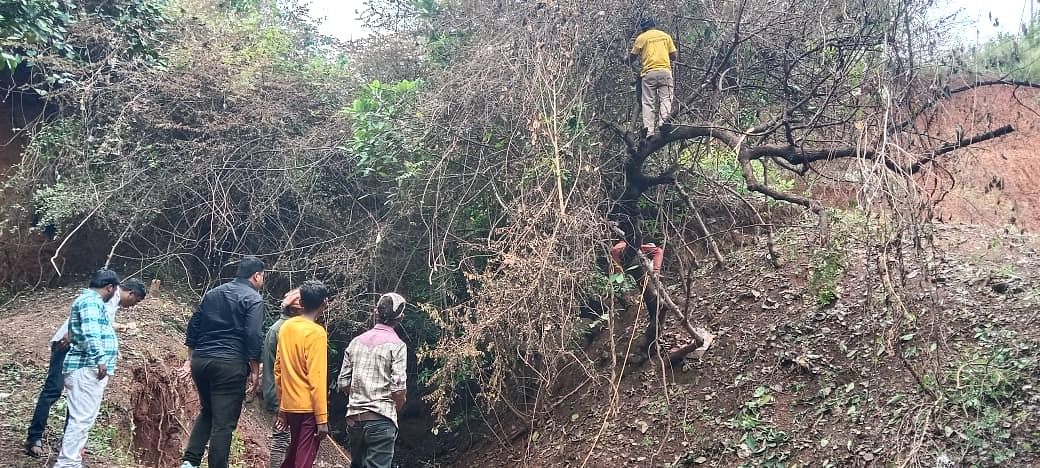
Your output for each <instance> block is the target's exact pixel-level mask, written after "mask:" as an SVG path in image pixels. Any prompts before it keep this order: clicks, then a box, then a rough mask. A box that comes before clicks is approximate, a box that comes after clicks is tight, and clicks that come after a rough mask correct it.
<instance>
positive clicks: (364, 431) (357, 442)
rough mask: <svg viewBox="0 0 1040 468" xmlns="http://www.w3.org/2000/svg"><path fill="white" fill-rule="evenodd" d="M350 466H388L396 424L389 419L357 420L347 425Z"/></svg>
mask: <svg viewBox="0 0 1040 468" xmlns="http://www.w3.org/2000/svg"><path fill="white" fill-rule="evenodd" d="M347 432H348V433H349V435H350V458H353V460H352V461H351V462H350V468H390V467H391V465H392V464H393V462H394V441H396V440H397V426H395V425H394V423H393V421H391V420H389V419H380V420H378V421H358V422H356V423H354V425H353V426H349V427H348V429H347Z"/></svg>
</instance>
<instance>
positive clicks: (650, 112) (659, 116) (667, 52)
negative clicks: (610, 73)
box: [629, 18, 679, 138]
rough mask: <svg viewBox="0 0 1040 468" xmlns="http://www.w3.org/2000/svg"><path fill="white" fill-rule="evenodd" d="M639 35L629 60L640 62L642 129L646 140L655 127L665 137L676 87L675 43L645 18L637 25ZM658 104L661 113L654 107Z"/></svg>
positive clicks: (668, 128)
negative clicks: (674, 76) (658, 128)
mask: <svg viewBox="0 0 1040 468" xmlns="http://www.w3.org/2000/svg"><path fill="white" fill-rule="evenodd" d="M639 29H640V30H642V33H641V34H639V36H637V37H636V42H635V44H633V45H632V50H631V51H630V52H629V60H630V61H632V62H635V61H636V60H640V61H641V62H642V65H643V67H642V69H641V70H640V72H639V76H640V79H639V81H640V82H641V83H642V84H641V88H640V93H641V94H642V105H643V128H644V129H645V130H646V137H647V138H650V137H652V136H654V133H656V132H657V126H658V125H661V130H664V132H665V133H667V132H668V131H669V130H670V129H671V124H670V123H668V122H666V121H667V120H668V117H669V116H671V114H672V99H673V98H674V96H673V91H674V89H675V83H674V82H673V80H672V61H673V60H676V59H677V58H678V57H679V51H678V49H676V48H675V42H673V41H672V36H669V35H668V33H666V32H664V31H661V30H660V29H657V23H656V22H654V20H653V19H651V18H647V19H644V20H643V21H642V22H640V23H639ZM658 102H659V103H660V107H661V109H660V111H658V110H657V106H656V105H655V104H657V103H658Z"/></svg>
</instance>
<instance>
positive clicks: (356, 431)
mask: <svg viewBox="0 0 1040 468" xmlns="http://www.w3.org/2000/svg"><path fill="white" fill-rule="evenodd" d="M404 306H405V300H404V297H401V295H400V294H397V293H387V294H383V295H382V296H380V297H379V301H377V302H376V309H375V311H374V313H373V319H374V321H375V326H374V327H372V329H371V330H369V331H367V332H365V333H363V334H361V336H358V337H357V338H354V339H353V340H352V341H351V342H350V345H349V346H348V347H347V350H346V352H345V353H344V354H343V367H342V368H341V369H340V371H339V381H338V384H339V388H340V390H341V391H343V392H344V393H346V394H347V395H348V396H349V401H348V402H347V428H348V432H349V434H350V456H351V458H353V461H352V462H351V464H350V467H351V468H362V467H364V468H390V466H391V464H392V463H393V460H394V442H395V441H396V440H397V428H398V424H397V412H398V411H400V410H401V407H402V406H404V402H405V398H406V395H405V393H406V388H407V385H406V383H407V375H406V374H405V370H406V362H407V356H408V349H407V348H406V347H405V344H404V342H403V341H401V339H400V338H398V336H397V333H396V332H394V327H395V326H397V325H400V324H401V322H402V321H403V320H404Z"/></svg>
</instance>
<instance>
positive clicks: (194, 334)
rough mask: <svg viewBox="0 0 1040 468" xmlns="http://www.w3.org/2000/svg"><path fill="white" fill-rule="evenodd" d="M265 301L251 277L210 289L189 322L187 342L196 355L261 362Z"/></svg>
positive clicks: (185, 342) (193, 354)
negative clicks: (251, 282)
mask: <svg viewBox="0 0 1040 468" xmlns="http://www.w3.org/2000/svg"><path fill="white" fill-rule="evenodd" d="M265 313H266V310H265V308H264V300H263V298H261V297H260V293H258V292H257V291H256V289H253V286H252V285H251V284H249V281H248V280H244V279H236V280H233V281H229V282H227V283H224V284H222V285H220V286H217V287H215V288H213V289H210V290H209V292H207V293H206V295H205V296H203V297H202V302H200V303H199V306H198V307H196V308H195V313H193V314H192V315H191V320H189V321H188V332H187V335H188V336H187V339H186V340H185V341H184V344H186V345H188V347H189V348H191V349H192V350H193V352H192V357H208V358H224V359H241V360H243V361H245V360H250V361H259V360H260V350H261V342H262V338H261V336H260V329H261V328H262V327H263V323H264V315H265Z"/></svg>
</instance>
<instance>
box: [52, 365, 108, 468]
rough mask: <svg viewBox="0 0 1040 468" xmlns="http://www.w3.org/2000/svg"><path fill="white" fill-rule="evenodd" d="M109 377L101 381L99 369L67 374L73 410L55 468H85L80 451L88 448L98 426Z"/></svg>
mask: <svg viewBox="0 0 1040 468" xmlns="http://www.w3.org/2000/svg"><path fill="white" fill-rule="evenodd" d="M105 385H108V377H105V378H103V379H100V380H98V378H97V368H96V367H82V368H80V369H76V370H75V371H72V372H71V373H68V374H65V400H66V402H67V406H68V411H69V420H68V425H66V426H65V436H64V437H63V438H62V439H61V453H59V454H58V461H57V463H55V464H54V468H66V467H69V468H79V467H81V466H83V460H82V458H81V456H80V451H81V450H83V447H84V446H86V445H87V435H88V434H90V428H91V427H93V426H94V420H95V419H97V415H98V411H100V410H101V397H102V396H103V395H104V394H105Z"/></svg>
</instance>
